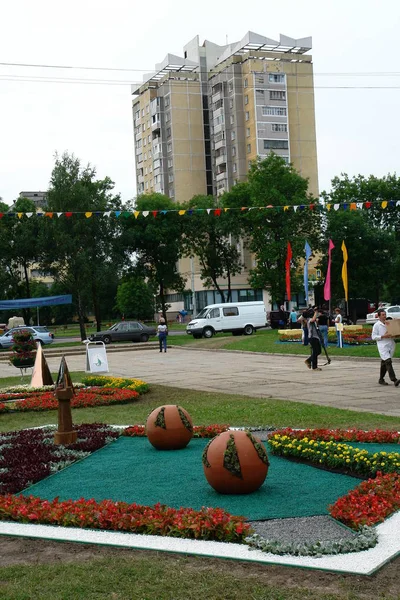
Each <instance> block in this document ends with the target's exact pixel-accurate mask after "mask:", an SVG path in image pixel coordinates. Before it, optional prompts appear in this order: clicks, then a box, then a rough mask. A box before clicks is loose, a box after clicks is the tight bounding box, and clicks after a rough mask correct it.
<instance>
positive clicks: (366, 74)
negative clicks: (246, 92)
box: [0, 62, 400, 77]
mask: <svg viewBox="0 0 400 600" xmlns="http://www.w3.org/2000/svg"><path fill="white" fill-rule="evenodd" d="M309 64H312V63H309ZM0 66H4V67H26V68H35V69H36V68H38V69H76V70H82V71H121V72H133V73H152V72H154V67H149V68H148V69H128V68H124V67H87V66H76V65H49V64H46V63H45V64H39V63H38V64H36V63H14V62H0ZM185 72H186V71H185ZM195 72H198V71H195ZM203 72H204V71H202V73H203ZM268 72H269V73H270V71H268ZM206 73H207V74H213V75H218V74H220V73H227V74H236V72H235V71H233V70H231V71H229V69H224V70H223V71H220V72H219V71H215V70H211V71H206ZM313 74H314V76H318V77H399V76H400V71H365V72H363V71H354V72H321V73H318V72H315V73H313ZM286 75H288V76H289V77H290V76H293V77H309V76H310V74H308V73H286Z"/></svg>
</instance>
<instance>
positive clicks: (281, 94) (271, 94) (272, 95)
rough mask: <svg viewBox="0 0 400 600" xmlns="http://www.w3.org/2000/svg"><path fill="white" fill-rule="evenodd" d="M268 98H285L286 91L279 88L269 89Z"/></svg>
mask: <svg viewBox="0 0 400 600" xmlns="http://www.w3.org/2000/svg"><path fill="white" fill-rule="evenodd" d="M269 99H270V100H286V92H283V91H281V90H270V92H269Z"/></svg>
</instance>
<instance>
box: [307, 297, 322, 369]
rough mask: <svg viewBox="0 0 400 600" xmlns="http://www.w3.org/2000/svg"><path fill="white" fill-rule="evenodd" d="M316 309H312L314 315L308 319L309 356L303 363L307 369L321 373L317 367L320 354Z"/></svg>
mask: <svg viewBox="0 0 400 600" xmlns="http://www.w3.org/2000/svg"><path fill="white" fill-rule="evenodd" d="M317 319H318V309H317V307H315V308H314V314H313V316H312V317H311V318H309V319H308V339H309V342H310V346H311V356H310V357H309V358H306V360H305V361H304V362H305V363H306V365H307V367H308V368H309V369H312V370H313V371H321V370H322V369H320V367H319V366H318V356H319V355H320V354H321V342H320V341H319V333H318V329H317Z"/></svg>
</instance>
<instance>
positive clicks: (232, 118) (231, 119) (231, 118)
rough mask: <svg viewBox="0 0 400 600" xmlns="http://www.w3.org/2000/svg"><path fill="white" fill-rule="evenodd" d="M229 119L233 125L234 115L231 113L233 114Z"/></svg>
mask: <svg viewBox="0 0 400 600" xmlns="http://www.w3.org/2000/svg"><path fill="white" fill-rule="evenodd" d="M229 121H230V124H231V125H233V123H234V122H235V117H234V115H231V116H230V117H229Z"/></svg>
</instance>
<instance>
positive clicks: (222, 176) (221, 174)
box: [215, 170, 226, 181]
mask: <svg viewBox="0 0 400 600" xmlns="http://www.w3.org/2000/svg"><path fill="white" fill-rule="evenodd" d="M215 179H216V180H217V181H224V180H225V179H226V171H225V170H224V171H219V172H218V173H217V175H216V177H215Z"/></svg>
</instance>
